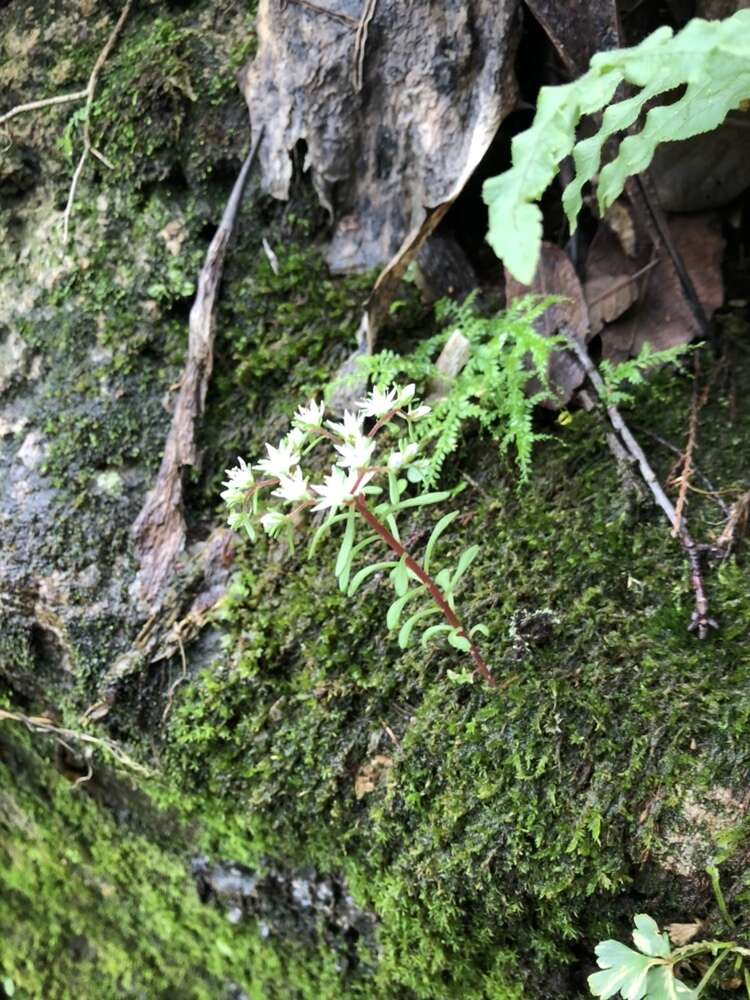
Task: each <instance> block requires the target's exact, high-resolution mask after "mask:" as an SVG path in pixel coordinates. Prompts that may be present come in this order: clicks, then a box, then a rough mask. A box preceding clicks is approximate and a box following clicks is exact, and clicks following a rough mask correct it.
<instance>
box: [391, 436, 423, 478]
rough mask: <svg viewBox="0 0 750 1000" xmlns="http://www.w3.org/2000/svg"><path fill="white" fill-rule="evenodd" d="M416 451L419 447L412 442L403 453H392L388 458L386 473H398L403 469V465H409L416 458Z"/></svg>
mask: <svg viewBox="0 0 750 1000" xmlns="http://www.w3.org/2000/svg"><path fill="white" fill-rule="evenodd" d="M418 451H419V445H418V444H417V443H416V441H412V442H411V444H407V446H406V447H405V448H404V450H403V451H392V452H391V454H390V455H389V456H388V471H389V472H398V471H399V470H400V469H403V467H404V466H405V465H411V463H412V462H413V461H414V459H415V458H416V457H417V452H418Z"/></svg>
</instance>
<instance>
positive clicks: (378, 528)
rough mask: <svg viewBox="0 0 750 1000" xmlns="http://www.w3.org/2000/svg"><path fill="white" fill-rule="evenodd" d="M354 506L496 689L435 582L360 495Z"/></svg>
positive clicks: (478, 655)
mask: <svg viewBox="0 0 750 1000" xmlns="http://www.w3.org/2000/svg"><path fill="white" fill-rule="evenodd" d="M354 506H355V509H356V510H357V513H358V514H359V515H360V516H361V517H362V519H363V520H364V521H365V522H366V523H367V524H368V525H369V526H370V527H371V528H372V530H373V531H374V532H376V533H377V534H378V535H379V536H380V537H381V538H382V539H383V541H384V542H385V544H386V545H387V546H388V548H389V549H391V550H392V551H393V552H395V553H396V555H397V556H398V557H399V558H400V559H403V560H404V562H405V563H406V565H407V567H408V568H409V569H410V570H411V572H412V573H413V574H414V575H415V576H416V577H417V579H418V580H419V581H420V582H421V583H423V584H424V586H425V587H426V588H427V590H428V592H429V594H430V597H431V598H432V600H433V601H434V602H435V604H436V605H437V606H438V608H440V610H441V612H442V614H443V617H444V618H445V620H446V621H447V622H448V624H449V625H450V626H451V628H454V629H456V630H457V632H458V634H459V635H461V636H463V637H464V638H465V639H466V640H467V641H468V642H469V643H471V648H470V649H469V654H470V655H471V658H472V660H473V661H474V664H475V666H476V669H477V672H478V673H479V674H481V676H482V677H483V678H484V680H485V681H486V682H487V683H488V684H489V685H490V687H497V681H496V680H495V678H494V677H493V676H492V674H491V673H490V670H489V667H488V666H487V664H486V663H485V662H484V658H483V657H482V654H481V653H480V652H479V650H478V649H477V647H476V646H475V645H474V643H473V642H471V639H470V638H469V636H468V635H467V633H466V629H465V628H464V627H463V625H462V624H461V622H460V621H459V619H458V617H457V615H456V613H455V611H454V610H453V609H452V608H451V606H450V605H449V604H448V602H447V601H446V599H445V597H444V596H443V593H442V591H441V590H440V588H439V587H438V585H437V584H436V583H435V581H434V580H433V579H432V577H431V576H430V575H429V574H428V573H426V572H425V571H424V569H422V567H421V566H420V565H419V563H418V562H416V560H415V559H413V558H412V556H410V555H409V553H408V552H407V551H406V549H405V548H404V547H403V545H402V544H401V542H399V541H398V540H397V539H396V538H395V537H394V536H393V535H392V534H391V533H390V531H389V530H388V529H387V528H386V526H385V525H384V524H383V523H382V522H381V521H379V520H378V518H377V517H375V515H374V514H373V513H372V511H371V510H370V509H369V507H368V506H367V503H366V501H365V498H364V497H363V496H362V494H361V493H360V495H359V496H358V497H356V498H355V500H354Z"/></svg>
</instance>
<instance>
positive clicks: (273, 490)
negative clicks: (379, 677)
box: [221, 383, 495, 686]
mask: <svg viewBox="0 0 750 1000" xmlns="http://www.w3.org/2000/svg"><path fill="white" fill-rule="evenodd" d="M414 394H415V386H414V384H413V383H412V384H410V385H406V386H403V387H397V386H393V387H391V388H389V389H387V390H386V389H383V388H378V387H375V388H374V389H373V390H372V392H371V393H369V395H368V396H367V397H366V398H365V399H363V400H360V401H359V402H358V403H357V404H355V410H352V411H347V412H346V413H344V416H343V419H342V420H341V421H336V420H326V419H325V407H324V404H323V403H318V402H316V401H314V400H313V401H311V402H310V403H309V404H308V405H307V406H301V407H300V408H299V409H298V411H297V413H296V415H295V417H294V419H293V421H292V428H291V430H290V431H289V433H288V434H287V435H286V436H285V437H284V438H282V440H281V441H280V442H279V443H278V445H272V444H267V445H266V453H267V454H266V457H265V458H262V459H260V460H259V461H258V462H256V463H255V464H254V465H248V464H247V463H246V462H245V461H244V460H243V459H241V458H240V459H239V460H238V464H237V465H236V466H235V467H234V468H232V469H229V470H228V471H227V476H228V478H227V480H226V482H225V483H224V486H225V490H224V491H223V493H222V494H221V496H222V498H223V500H224V501H225V503H226V505H227V507H228V508H229V518H228V520H229V525H230V527H232V528H234V529H236V530H240V529H241V530H244V531H245V532H246V533H247V535H248V536H249V538H250V539H251V540H253V541H254V540H255V539H256V527H257V525H260V527H261V528H262V529H263V530H264V531H265V533H266V534H267V535H268V536H270V537H271V538H279V537H282V536H283V537H286V538H287V540H288V542H289V544H290V546H293V544H294V535H295V528H296V526H297V524H298V523H299V521H300V519H301V518H302V516H303V515H304V514H305V513H307V512H309V513H311V514H316V513H319V514H323V515H324V518H325V519H324V520H323V523H322V524H320V525H319V526H318V528H317V530H316V531H315V533H314V535H313V537H312V541H311V543H310V546H309V550H308V554H309V555H312V554H313V553H314V552H315V550H316V549H317V547H318V545H319V544H320V542H321V540H322V538H323V537H324V536H325V535H326V534H327V533H328V532H330V531H332V530H334V529H336V530H339V531H340V535H341V540H340V543H339V550H338V556H337V558H336V563H335V569H334V572H335V575H336V578H337V580H338V584H339V587H340V589H341V590H342V591H343V592H344V593H346V594H347V595H348V596H349V597H353V596H354V595H355V594H356V593H357V591H358V590H359V589H360V587H361V586H362V584H363V583H365V581H366V580H368V579H370V578H371V577H373V576H374V575H375V574H383V573H387V574H388V575H389V578H390V581H391V583H392V585H393V588H394V591H395V599H394V601H393V603H392V604H391V606H390V608H389V610H388V614H387V618H386V622H387V625H388V627H389V628H390V629H394V630H395V629H398V642H399V645H400V646H401V647H402V648H403V647H405V646H406V645H407V644H408V642H409V641H410V639H411V637H412V634H413V633H414V631H415V629H417V627H419V629H421V630H422V642H423V643H427V642H428V641H429V640H430V639H431V638H432V637H433V636H437V635H441V634H442V635H445V636H446V637H447V639H448V642H449V643H450V644H451V645H452V646H454V647H455V648H456V649H458V650H460V651H462V652H464V653H467V654H468V655H469V656H470V657H471V659H472V661H473V663H474V673H475V674H479V675H480V676H481V677H483V678H484V680H485V681H486V682H487V683H488V684H490V685H492V686H494V684H495V680H494V678H493V676H492V674H491V672H490V670H489V668H488V666H487V664H486V662H485V660H484V658H483V656H482V654H481V652H480V651H479V648H478V646H477V644H476V642H475V638H474V637H475V636H476V635H478V634H483V635H487V634H488V631H487V628H486V626H484V625H482V624H475V625H474V626H473V628H471V629H468V628H467V627H466V626H465V625H464V624H463V622H462V621H461V619H460V618H459V616H458V613H457V611H456V590H457V588H458V585H459V583H460V582H461V580H462V579H463V577H464V575H465V574H466V572H467V571H468V569H469V567H470V566H471V564H472V562H473V561H474V559H475V558H476V556H477V554H478V552H479V546H477V545H473V546H471V548H469V549H467V550H466V551H465V552H464V553H463V554H462V555H461V556H460V558H459V559H458V561H457V562H456V564H455V565H454V566H447V567H443V568H442V569H440V570H439V571H438V572H437V573H434V571H433V565H434V562H435V554H436V546H437V543H438V541H439V539H440V537H441V536H442V535H443V533H444V532H445V531H446V530H447V529H448V528H449V527H450V525H451V524H452V523H453V522H454V521H455V519H456V518H457V517H458V514H459V512H458V511H455V510H454V511H450V512H449V513H447V514H445V515H444V516H443V517H441V518H440V520H439V521H438V522H437V524H436V525H435V527H434V529H433V531H432V534H431V535H430V538H429V540H428V542H427V545H426V547H425V550H424V552H423V554H422V556H421V559H420V560H418V559H417V558H415V557H414V556H413V555H412V554H411V553H410V552H409V551H408V550H407V548H406V545H405V543H404V542H403V541H402V539H401V534H400V530H399V518H400V516H401V515H402V514H403V513H404V512H407V511H412V510H413V509H415V508H419V507H427V506H432V505H435V504H439V503H443V502H444V501H445V500H448V499H449V498H450V497H452V496H453V495H454V493H455V491H451V490H441V491H437V492H422V493H421V494H417V495H412V496H409V495H408V493H409V487H410V485H418V484H422V483H423V480H424V477H425V474H426V470H427V467H428V461H427V460H426V459H425V458H424V457H422V456H421V455H420V451H421V449H420V442H419V441H418V440H417V439H416V431H415V428H416V427H417V426H418V424H419V422H420V421H421V420H423V419H425V418H426V417H427V416H428V415H429V413H430V407H429V406H426V405H425V404H420V403H419V402H418V401H417V400H416V399H415V395H414ZM366 421H370V422H371V426H370V427H369V429H366V427H365V422H366ZM320 448H325V449H327V450H328V451H329V454H330V455H331V456H332V457H333V464H332V466H331V468H330V471H329V473H328V474H327V475H325V476H324V477H322V481H319V482H317V481H314V476H313V475H312V473H310V472H306V471H305V468H306V467H307V468H308V469H309V466H308V461H310V460H311V456H312V453H313V452H315V451H316V450H318V449H320ZM377 546H380V547H381V548H383V547H384V548H385V549H386V550H387V552H388V555H387V558H383V556H382V554H381V553H378V554H377V556H375V555H373V554H374V553H375V552H376V551H377ZM404 619H405V620H404ZM436 619H438V620H437V621H436ZM440 619H442V620H440ZM456 676H458V677H460V678H461V679H464V678H463V675H456Z"/></svg>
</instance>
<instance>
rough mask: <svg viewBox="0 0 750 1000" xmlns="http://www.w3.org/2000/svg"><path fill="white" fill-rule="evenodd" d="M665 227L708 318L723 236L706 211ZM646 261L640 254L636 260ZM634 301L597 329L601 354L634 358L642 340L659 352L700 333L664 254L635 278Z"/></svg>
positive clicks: (718, 293)
mask: <svg viewBox="0 0 750 1000" xmlns="http://www.w3.org/2000/svg"><path fill="white" fill-rule="evenodd" d="M668 221H669V230H670V233H671V235H672V238H673V240H674V242H675V245H676V246H677V248H678V249H679V251H680V254H681V255H682V259H683V262H684V264H685V268H686V270H687V272H688V274H689V275H690V278H691V280H692V282H693V285H694V287H695V291H696V294H697V296H698V300H699V301H700V303H701V305H702V306H703V309H704V311H705V313H706V317H707V318H708V319H710V318H711V317H712V316H713V314H714V312H715V311H716V309H718V308H719V307H720V306H721V304H722V302H723V299H724V285H723V281H722V276H721V261H722V254H723V250H724V239H723V237H722V235H721V228H720V225H719V220H718V219H717V217H716V216H715V215H713V214H711V213H706V214H702V215H691V216H671V217H670V218H669V220H668ZM637 263H638V264H639V265H640V266H643V265H645V264H647V263H648V260H647V259H646V256H645V255H644V256H642V257H641V258H640V259H639V261H638V262H637ZM639 284H640V300H639V302H638V303H637V305H635V306H634V307H633V308H631V309H630V310H629V311H628V313H627V315H625V316H623V317H622V318H620V319H618V320H616V321H615V322H614V323H611V324H609V325H608V326H606V327H605V328H604V330H603V331H602V334H601V337H602V356H603V357H604V358H606V359H607V360H608V361H611V362H613V363H617V362H620V361H624V360H626V359H627V358H632V357H636V356H637V355H638V354H639V353H640V351H641V348H642V347H643V345H644V344H646V343H648V344H650V346H651V347H652V348H653V349H654V350H655V351H662V350H665V349H666V348H668V347H675V346H677V345H678V344H688V343H690V341H691V340H693V339H694V338H695V337H696V336H698V335H699V334H700V333H701V330H700V328H699V326H698V322H697V321H696V319H695V317H694V315H693V313H692V311H691V309H690V306H689V304H688V302H687V300H686V299H685V295H684V293H683V290H682V286H681V284H680V281H679V279H678V277H677V275H676V274H675V272H674V269H673V267H672V266H671V263H670V261H669V260H667V259H666V258H665V257H662V258H660V259H659V262H658V263H657V264H656V266H655V267H653V268H652V269H651V270H650V271H649V272H647V273H646V274H644V275H643V278H642V279H640V281H639Z"/></svg>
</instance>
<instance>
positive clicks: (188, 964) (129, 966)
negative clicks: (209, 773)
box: [0, 723, 355, 1000]
mask: <svg viewBox="0 0 750 1000" xmlns="http://www.w3.org/2000/svg"><path fill="white" fill-rule="evenodd" d="M9 726H10V724H9V723H4V724H3V729H2V730H1V731H0V831H1V832H2V837H0V861H2V864H1V865H0V892H1V893H2V898H3V906H2V907H1V908H0V983H1V982H2V980H3V979H4V978H6V977H7V978H8V979H10V980H11V981H12V983H13V985H14V987H15V995H16V996H18V997H23V998H27V997H28V998H31V997H52V996H54V997H59V998H60V1000H67V998H70V1000H73V998H76V1000H77V998H79V997H86V998H87V1000H89V998H90V1000H105V998H108V997H112V996H114V995H116V996H118V997H143V996H147V997H149V998H151V997H153V998H157V997H164V998H167V997H169V998H183V997H184V998H191V1000H192V998H205V1000H215V998H216V997H219V996H229V995H233V993H232V990H244V991H245V994H246V995H247V996H249V997H251V998H253V1000H261V998H262V1000H266V998H273V997H278V998H279V1000H281V997H285V998H286V997H301V996H312V995H314V990H315V988H317V987H321V988H323V989H325V990H326V994H327V995H329V996H334V995H335V996H342V997H346V996H354V995H355V994H354V993H350V992H349V990H348V988H347V987H346V985H345V984H342V981H341V975H340V973H339V972H337V970H336V967H335V955H334V954H332V953H330V952H327V953H323V954H321V956H320V958H319V959H318V960H317V961H316V960H313V961H312V963H311V961H310V953H311V952H312V953H313V954H315V953H316V947H315V943H314V941H313V942H308V943H306V944H302V945H301V944H298V943H296V942H294V941H293V940H283V941H277V940H276V941H264V940H263V939H262V938H261V937H260V936H259V935H258V933H257V930H256V929H255V928H252V929H250V930H249V931H248V928H247V926H246V925H241V926H234V925H233V924H231V923H229V922H228V921H227V919H226V917H225V916H224V915H223V913H222V912H221V911H220V910H218V909H216V908H215V907H211V906H207V905H205V904H203V903H201V901H200V899H199V897H198V893H197V891H196V887H195V885H194V883H193V880H192V878H191V875H190V866H189V854H188V847H189V844H190V840H191V832H192V831H191V830H190V828H189V827H187V826H185V825H184V824H183V823H182V822H181V821H180V820H179V818H178V817H177V815H176V814H175V813H174V812H173V811H172V812H163V811H160V810H159V809H158V808H157V807H156V806H155V805H154V803H153V802H152V801H150V799H149V797H148V796H146V795H144V794H143V793H142V792H137V791H136V790H135V789H134V788H133V787H132V786H131V785H130V783H129V782H128V781H127V780H126V779H124V778H118V777H117V776H116V775H114V774H113V773H111V772H108V771H107V770H106V768H102V767H101V765H97V768H96V771H97V777H96V778H95V779H94V781H93V782H91V783H86V784H82V785H78V786H76V785H74V784H73V781H74V780H75V779H76V778H77V777H79V776H82V775H83V774H85V764H84V763H83V761H82V760H74V761H71V758H70V754H69V753H68V751H66V750H64V749H60V748H59V749H58V752H57V754H56V756H55V761H56V764H55V766H53V764H52V762H51V760H50V759H48V757H47V753H48V752H49V749H50V747H49V745H48V743H47V742H46V740H47V738H45V737H41V736H37V737H35V738H34V741H32V739H31V737H30V736H29V735H28V734H26V735H23V730H21V729H20V728H16V729H14V730H11V729H10V728H9ZM136 899H137V903H136V902H135V900H136ZM311 967H313V968H314V969H315V977H314V978H313V976H312V975H311V972H310V968H311ZM282 980H283V981H286V982H288V983H289V984H290V989H289V992H286V991H283V992H279V991H278V987H277V985H276V984H278V983H279V982H280V981H282Z"/></svg>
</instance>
